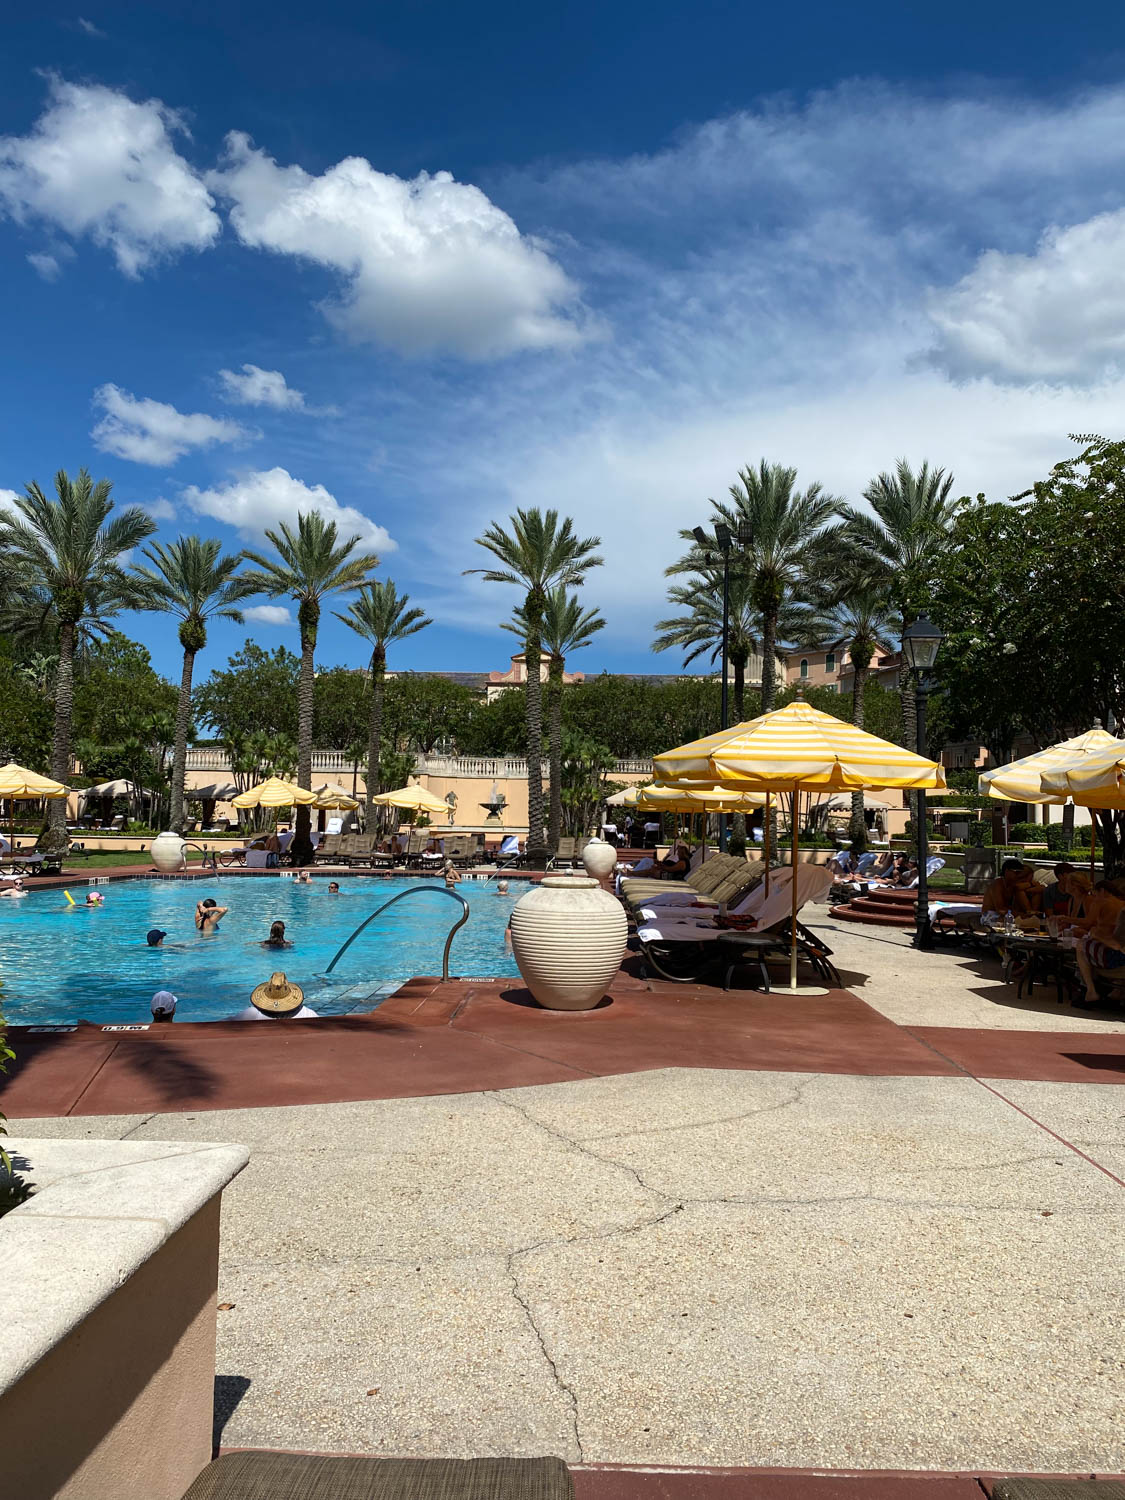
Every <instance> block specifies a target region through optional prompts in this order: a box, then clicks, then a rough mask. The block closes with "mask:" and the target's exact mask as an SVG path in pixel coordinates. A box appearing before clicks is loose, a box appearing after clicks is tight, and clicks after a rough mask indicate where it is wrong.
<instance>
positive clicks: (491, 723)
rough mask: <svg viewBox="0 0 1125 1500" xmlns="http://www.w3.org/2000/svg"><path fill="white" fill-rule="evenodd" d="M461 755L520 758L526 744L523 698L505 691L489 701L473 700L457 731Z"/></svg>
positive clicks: (525, 714) (525, 711) (512, 691)
mask: <svg viewBox="0 0 1125 1500" xmlns="http://www.w3.org/2000/svg"><path fill="white" fill-rule="evenodd" d="M457 743H458V749H459V750H460V752H461V754H462V755H496V756H521V755H522V754H523V752H524V747H525V745H526V744H527V708H526V705H525V702H524V695H523V694H522V693H520V692H517V691H516V690H515V689H514V688H506V689H505V690H504V691H503V692H502V693H497V695H496V697H495V698H493V699H492V701H491V702H488V701H487V700H486V699H484V698H477V699H474V700H473V701H472V702H471V703H470V704H468V706H467V711H466V713H465V716H464V719H463V722H462V723H461V725H460V726H459V728H458V731H457Z"/></svg>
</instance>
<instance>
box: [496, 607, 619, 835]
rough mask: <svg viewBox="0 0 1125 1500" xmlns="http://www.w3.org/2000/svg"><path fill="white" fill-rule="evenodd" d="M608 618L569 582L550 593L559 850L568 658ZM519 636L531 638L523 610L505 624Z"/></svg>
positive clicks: (550, 824) (553, 831) (552, 813)
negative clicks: (587, 605)
mask: <svg viewBox="0 0 1125 1500" xmlns="http://www.w3.org/2000/svg"><path fill="white" fill-rule="evenodd" d="M604 627H605V621H604V620H603V619H602V617H601V615H600V614H599V613H598V611H597V610H596V609H583V608H582V606H581V604H579V602H578V595H577V594H568V593H567V591H566V587H565V585H562V584H560V585H559V587H558V588H557V589H554V590H552V592H551V593H550V594H549V595H548V596H547V607H546V609H545V610H544V611H543V631H542V639H543V644H544V645H545V646H546V648H547V651H548V653H549V657H548V665H547V721H548V738H549V744H550V750H549V759H550V766H551V803H550V810H549V812H548V816H547V847H548V848H549V849H551V850H557V849H558V847H559V838H560V837H561V835H562V749H563V744H562V690H563V673H564V671H565V670H566V658H567V657H568V656H569V655H570V654H571V652H572V651H581V650H582V648H583V647H584V646H588V645H589V644H590V642H591V641H592V640H593V638H594V636H595V635H596V634H597V632H598V631H599V630H602V629H604ZM504 629H505V630H510V631H511V632H512V633H513V634H514V635H518V636H519V637H520V638H521V640H526V638H527V620H526V618H525V616H524V612H523V610H522V608H521V609H516V610H515V611H514V612H513V614H512V620H511V623H508V624H505V625H504Z"/></svg>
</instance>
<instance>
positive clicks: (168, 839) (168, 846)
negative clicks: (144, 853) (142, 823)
mask: <svg viewBox="0 0 1125 1500" xmlns="http://www.w3.org/2000/svg"><path fill="white" fill-rule="evenodd" d="M149 853H150V854H151V855H152V862H153V864H154V865H155V866H156V868H157V869H158V870H160V871H161V872H162V873H163V874H165V875H171V874H172V873H173V872H174V871H176V870H182V869H183V868H184V867H185V865H186V864H187V860H186V859H185V858H184V841H183V839H182V838H181V836H180V835H179V834H178V833H173V832H172V830H171V829H169V830H168V831H167V832H166V833H158V834H157V835H156V837H155V838H154V839H153V841H152V843H151V844H150V845H149Z"/></svg>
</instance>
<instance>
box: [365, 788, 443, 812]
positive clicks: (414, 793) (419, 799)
mask: <svg viewBox="0 0 1125 1500" xmlns="http://www.w3.org/2000/svg"><path fill="white" fill-rule="evenodd" d="M371 800H372V801H373V802H378V803H380V804H381V805H382V806H383V807H401V808H404V809H406V810H407V811H410V812H426V813H447V812H448V811H449V804H448V802H443V801H442V799H441V798H440V797H438V796H435V794H434V793H433V792H428V791H427V790H426V788H425V787H424V786H400V787H399V789H398V790H397V791H395V792H384V793H383V794H382V796H380V797H373V798H372V799H371Z"/></svg>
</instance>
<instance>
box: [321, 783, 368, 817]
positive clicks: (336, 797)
mask: <svg viewBox="0 0 1125 1500" xmlns="http://www.w3.org/2000/svg"><path fill="white" fill-rule="evenodd" d="M313 806H314V807H317V808H323V809H324V810H325V811H329V812H330V811H332V810H333V809H337V810H339V811H350V810H352V809H354V808H357V807H358V806H359V798H358V797H353V796H352V794H351V792H346V791H345V790H344V788H343V787H342V786H334V785H333V784H332V782H330V781H329V782H325V784H324V786H319V787H317V789H316V801H315V802H314V803H313Z"/></svg>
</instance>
